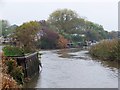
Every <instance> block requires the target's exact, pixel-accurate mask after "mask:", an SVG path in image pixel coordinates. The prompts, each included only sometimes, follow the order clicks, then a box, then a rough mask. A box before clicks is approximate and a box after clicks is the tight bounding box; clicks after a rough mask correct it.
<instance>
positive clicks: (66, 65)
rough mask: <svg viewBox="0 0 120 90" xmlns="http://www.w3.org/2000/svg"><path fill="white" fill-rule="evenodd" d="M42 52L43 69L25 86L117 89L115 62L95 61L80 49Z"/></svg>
mask: <svg viewBox="0 0 120 90" xmlns="http://www.w3.org/2000/svg"><path fill="white" fill-rule="evenodd" d="M40 52H41V53H42V56H41V61H42V65H43V69H42V71H41V72H40V74H38V75H36V76H35V77H34V79H33V80H32V81H31V82H30V83H27V84H25V86H24V87H26V88H118V69H117V64H116V63H115V62H113V61H111V62H106V61H101V60H95V59H93V58H91V57H90V56H89V54H88V51H85V50H79V49H63V50H48V51H40Z"/></svg>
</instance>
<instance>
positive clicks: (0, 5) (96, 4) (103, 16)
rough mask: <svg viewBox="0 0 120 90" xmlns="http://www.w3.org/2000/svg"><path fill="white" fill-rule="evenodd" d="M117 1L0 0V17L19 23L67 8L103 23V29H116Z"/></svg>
mask: <svg viewBox="0 0 120 90" xmlns="http://www.w3.org/2000/svg"><path fill="white" fill-rule="evenodd" d="M68 1H69V2H68ZM118 1H119V0H66V1H65V0H42V1H41V0H4V1H3V0H0V18H2V19H6V20H8V21H9V23H10V24H17V25H20V24H22V23H23V22H27V21H30V20H38V21H39V20H44V19H45V20H46V19H47V18H48V17H49V15H50V14H51V13H52V12H53V11H55V10H57V9H64V8H68V9H71V10H74V11H76V12H77V13H78V14H79V16H81V17H85V18H86V19H87V20H90V21H92V22H95V23H98V24H100V25H103V27H104V28H105V30H108V31H111V30H118Z"/></svg>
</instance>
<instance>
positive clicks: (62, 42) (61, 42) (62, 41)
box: [57, 35, 68, 48]
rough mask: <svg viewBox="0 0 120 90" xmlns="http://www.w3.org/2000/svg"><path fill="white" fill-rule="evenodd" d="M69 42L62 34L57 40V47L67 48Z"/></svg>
mask: <svg viewBox="0 0 120 90" xmlns="http://www.w3.org/2000/svg"><path fill="white" fill-rule="evenodd" d="M67 43H68V40H67V39H65V38H64V37H63V36H61V35H60V36H59V39H58V41H57V47H58V48H66V47H67Z"/></svg>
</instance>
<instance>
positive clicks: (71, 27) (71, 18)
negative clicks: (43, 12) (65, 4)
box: [48, 9, 84, 34]
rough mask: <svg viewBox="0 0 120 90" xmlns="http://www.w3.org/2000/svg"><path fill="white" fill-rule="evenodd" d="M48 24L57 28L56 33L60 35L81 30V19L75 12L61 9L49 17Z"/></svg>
mask: <svg viewBox="0 0 120 90" xmlns="http://www.w3.org/2000/svg"><path fill="white" fill-rule="evenodd" d="M81 20H82V19H81ZM83 21H84V20H83ZM48 22H49V23H50V24H51V25H52V26H53V27H55V28H56V31H57V32H59V33H60V34H62V33H63V32H64V33H75V32H76V30H78V29H79V24H80V17H79V16H78V14H77V13H76V12H75V11H72V10H68V9H60V10H56V11H54V12H53V13H52V14H51V15H50V16H49V19H48Z"/></svg>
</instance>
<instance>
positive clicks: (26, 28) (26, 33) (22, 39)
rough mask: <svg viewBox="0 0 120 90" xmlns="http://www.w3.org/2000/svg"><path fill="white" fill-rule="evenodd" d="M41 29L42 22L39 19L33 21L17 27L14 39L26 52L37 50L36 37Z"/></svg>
mask: <svg viewBox="0 0 120 90" xmlns="http://www.w3.org/2000/svg"><path fill="white" fill-rule="evenodd" d="M40 30H41V27H40V24H39V23H38V22H37V21H31V22H27V23H24V24H22V25H21V26H19V27H17V29H16V31H15V35H14V40H16V43H17V45H18V46H20V47H22V48H23V49H24V50H25V52H26V53H27V52H32V51H35V48H36V45H35V43H36V37H37V34H38V32H39V31H40Z"/></svg>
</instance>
